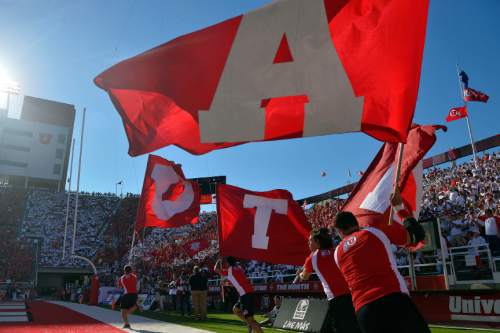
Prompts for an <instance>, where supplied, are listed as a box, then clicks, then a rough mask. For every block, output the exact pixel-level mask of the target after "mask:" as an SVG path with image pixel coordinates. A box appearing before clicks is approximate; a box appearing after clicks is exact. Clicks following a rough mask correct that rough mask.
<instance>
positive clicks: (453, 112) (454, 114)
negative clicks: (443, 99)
mask: <svg viewBox="0 0 500 333" xmlns="http://www.w3.org/2000/svg"><path fill="white" fill-rule="evenodd" d="M465 117H467V108H466V107H465V106H461V107H456V108H451V109H450V111H449V112H448V115H447V116H446V122H447V123H449V122H450V121H454V120H458V119H462V118H465Z"/></svg>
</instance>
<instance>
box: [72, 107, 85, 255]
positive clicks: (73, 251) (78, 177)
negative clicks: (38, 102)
mask: <svg viewBox="0 0 500 333" xmlns="http://www.w3.org/2000/svg"><path fill="white" fill-rule="evenodd" d="M86 112H87V110H86V108H83V117H82V133H81V137H80V157H79V158H78V176H77V178H76V199H75V216H74V218H73V245H72V247H71V255H72V256H73V255H74V254H75V241H76V220H77V217H78V196H79V193H80V172H81V171H82V151H83V133H84V131H85V113H86Z"/></svg>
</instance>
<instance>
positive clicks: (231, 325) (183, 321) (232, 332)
mask: <svg viewBox="0 0 500 333" xmlns="http://www.w3.org/2000/svg"><path fill="white" fill-rule="evenodd" d="M135 314H137V315H141V316H144V317H148V318H152V319H156V320H161V321H166V322H170V323H175V324H179V325H185V326H190V327H195V328H199V329H204V330H207V331H212V332H218V333H237V332H242V333H247V332H248V329H247V328H246V326H243V324H242V323H241V321H239V319H237V317H236V316H235V315H232V314H229V313H209V314H208V320H206V321H203V322H200V321H196V320H194V319H193V318H192V317H183V316H181V315H179V314H177V313H174V312H169V313H164V312H153V311H144V312H142V313H139V312H136V313H135ZM256 319H257V321H260V320H263V317H262V316H256ZM132 326H133V322H132ZM431 330H432V333H467V332H469V333H472V332H481V333H494V332H496V333H498V332H499V331H486V330H466V329H448V328H437V327H433V328H432V329H431ZM264 332H281V333H282V332H284V331H283V330H276V329H272V328H264Z"/></svg>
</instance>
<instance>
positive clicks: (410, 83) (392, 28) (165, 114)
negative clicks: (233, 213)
mask: <svg viewBox="0 0 500 333" xmlns="http://www.w3.org/2000/svg"><path fill="white" fill-rule="evenodd" d="M428 5H429V1H428V0H419V1H414V0H398V1H386V0H350V1H347V0H308V1H303V0H277V1H274V2H272V3H271V4H269V5H267V6H265V7H263V8H260V9H257V10H254V11H252V12H249V13H247V14H244V15H241V16H238V17H234V18H232V19H229V20H227V21H224V22H221V23H219V24H216V25H213V26H210V27H207V28H205V29H202V30H199V31H196V32H193V33H190V34H187V35H184V36H180V37H178V38H176V39H174V40H172V41H170V42H167V43H165V44H163V45H160V46H157V47H155V48H153V49H151V50H149V51H146V52H144V53H142V54H140V55H137V56H135V57H132V58H129V59H127V60H124V61H122V62H120V63H118V64H116V65H114V66H112V67H111V68H109V69H107V70H106V71H104V72H103V73H101V74H99V75H98V76H97V77H96V78H95V83H96V84H97V85H98V86H99V87H100V88H102V89H104V90H105V91H106V92H107V93H108V94H109V96H110V98H111V100H112V102H113V103H114V105H115V107H116V108H117V110H118V111H119V113H120V116H121V117H122V120H123V124H124V127H125V131H126V133H127V137H128V140H129V144H130V148H129V154H130V155H132V156H135V155H140V154H144V153H148V152H151V151H154V150H156V149H159V148H161V147H164V146H168V145H177V146H179V147H180V148H182V149H184V150H186V151H189V152H191V153H193V154H204V153H207V152H209V151H211V150H214V149H220V148H226V147H229V146H233V145H236V144H241V143H245V142H250V141H265V140H278V139H285V138H298V137H307V136H317V135H327V134H333V133H346V132H358V131H362V132H365V133H367V134H369V135H371V136H373V137H375V138H377V139H379V140H382V141H386V142H401V141H403V142H404V141H406V137H407V134H408V130H409V128H410V125H411V122H412V118H413V113H414V109H415V103H416V98H417V93H418V85H419V79H420V68H421V63H422V54H423V47H424V40H425V28H426V21H427V10H428Z"/></svg>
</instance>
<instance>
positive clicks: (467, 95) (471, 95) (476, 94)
mask: <svg viewBox="0 0 500 333" xmlns="http://www.w3.org/2000/svg"><path fill="white" fill-rule="evenodd" d="M489 98H490V97H489V96H488V95H486V94H485V93H482V92H480V91H478V90H474V89H472V88H465V89H464V100H465V101H467V102H483V103H487V102H488V99H489Z"/></svg>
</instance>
